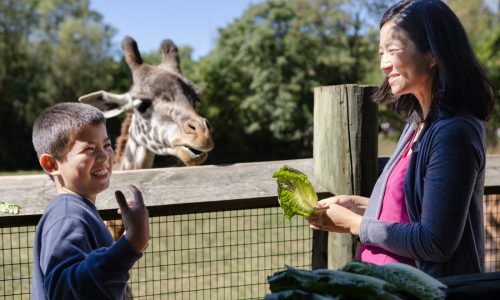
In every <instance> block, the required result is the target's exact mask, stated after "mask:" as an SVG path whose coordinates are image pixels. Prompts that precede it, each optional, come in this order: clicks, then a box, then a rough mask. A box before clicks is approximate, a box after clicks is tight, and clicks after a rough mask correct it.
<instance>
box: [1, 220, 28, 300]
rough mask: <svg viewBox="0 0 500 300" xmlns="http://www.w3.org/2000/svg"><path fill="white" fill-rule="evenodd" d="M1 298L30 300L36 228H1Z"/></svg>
mask: <svg viewBox="0 0 500 300" xmlns="http://www.w3.org/2000/svg"><path fill="white" fill-rule="evenodd" d="M0 233H1V236H0V298H1V299H6V300H11V299H12V300H13V299H16V300H17V299H29V295H30V289H31V272H32V270H33V240H34V239H35V226H22V227H5V228H0Z"/></svg>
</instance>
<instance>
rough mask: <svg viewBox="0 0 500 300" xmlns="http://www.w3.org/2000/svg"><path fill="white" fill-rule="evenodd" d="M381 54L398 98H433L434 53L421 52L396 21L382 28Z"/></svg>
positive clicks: (387, 23) (382, 64) (381, 66)
mask: <svg viewBox="0 0 500 300" xmlns="http://www.w3.org/2000/svg"><path fill="white" fill-rule="evenodd" d="M379 54H380V68H381V69H382V71H383V72H384V74H385V75H386V76H387V79H388V82H389V85H390V86H391V91H392V93H393V94H394V95H396V96H401V95H405V94H413V95H415V96H416V97H417V99H419V101H421V98H422V97H423V98H426V97H430V96H431V91H432V82H433V79H434V72H433V70H432V67H433V66H434V65H435V64H436V63H435V60H434V57H433V56H432V54H431V53H430V52H428V53H425V54H422V53H420V52H419V51H418V50H417V47H416V45H415V43H414V42H413V41H412V40H411V39H410V37H409V35H408V33H407V32H406V30H404V29H403V28H401V27H400V26H398V25H396V23H394V21H388V22H386V23H385V24H384V25H383V26H382V28H381V29H380V47H379Z"/></svg>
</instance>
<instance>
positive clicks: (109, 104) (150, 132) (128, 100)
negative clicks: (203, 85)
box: [78, 36, 214, 299]
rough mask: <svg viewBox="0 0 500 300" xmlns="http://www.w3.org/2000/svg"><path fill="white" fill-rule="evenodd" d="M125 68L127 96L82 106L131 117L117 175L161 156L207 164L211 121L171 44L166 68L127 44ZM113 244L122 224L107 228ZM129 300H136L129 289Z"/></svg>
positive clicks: (104, 96) (96, 97) (163, 50)
mask: <svg viewBox="0 0 500 300" xmlns="http://www.w3.org/2000/svg"><path fill="white" fill-rule="evenodd" d="M122 49H123V51H124V54H125V62H126V63H127V65H128V66H129V68H130V70H131V71H132V78H133V84H132V87H131V88H130V90H129V91H128V92H127V93H125V94H114V93H110V92H107V91H102V90H101V91H97V92H93V93H90V94H87V95H84V96H81V97H80V98H78V101H80V102H82V103H87V104H90V105H93V106H95V107H97V108H99V109H100V110H101V111H102V112H103V113H104V116H105V117H106V118H112V117H115V116H117V115H119V114H121V113H126V114H127V115H126V117H125V120H124V121H123V123H122V127H121V132H120V136H119V137H118V138H117V143H116V147H115V149H116V156H115V161H114V163H113V169H118V170H132V169H147V168H151V167H152V166H153V161H154V157H155V155H173V156H175V157H177V158H178V159H179V160H180V161H181V162H182V163H184V164H185V165H188V166H193V165H200V164H202V163H203V162H204V161H205V160H206V159H207V156H208V152H209V151H211V150H212V149H213V147H214V144H213V140H212V134H211V131H212V130H211V127H210V124H209V123H208V121H207V120H206V119H205V118H203V117H201V116H200V115H198V113H197V112H196V111H195V104H196V102H197V101H199V99H198V95H199V92H198V90H197V89H196V87H195V86H194V84H193V83H192V82H191V81H190V80H188V79H187V78H186V77H184V76H183V75H182V72H181V68H180V64H179V54H178V50H177V47H176V45H175V44H174V43H173V42H172V41H171V40H168V39H167V40H164V41H163V42H161V45H160V54H161V63H160V64H159V65H158V66H152V65H149V64H146V63H144V62H143V60H142V57H141V55H140V53H139V48H138V47H137V43H136V41H135V40H134V39H133V38H131V37H129V36H126V37H125V38H124V39H123V40H122ZM106 224H107V226H108V228H110V231H111V234H112V235H113V238H114V239H115V240H117V239H118V238H119V237H120V236H121V235H122V234H123V232H124V227H123V223H122V221H121V220H111V221H107V222H106ZM126 295H127V299H132V298H133V296H132V291H131V289H130V287H129V286H127V289H126Z"/></svg>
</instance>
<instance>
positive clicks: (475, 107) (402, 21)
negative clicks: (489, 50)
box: [373, 0, 494, 121]
mask: <svg viewBox="0 0 500 300" xmlns="http://www.w3.org/2000/svg"><path fill="white" fill-rule="evenodd" d="M391 20H392V21H394V22H395V23H396V25H398V26H400V27H401V28H403V29H404V30H406V32H407V33H408V35H409V37H410V39H411V40H412V41H413V42H414V43H415V45H416V47H417V49H418V51H419V52H421V53H422V54H425V53H427V52H429V51H430V52H431V53H432V54H433V56H434V57H435V59H436V61H437V72H436V78H435V79H434V83H433V91H432V93H433V100H432V104H431V110H430V113H429V116H427V120H432V119H434V118H435V117H437V116H438V114H439V115H445V116H449V115H454V114H456V113H457V112H459V111H461V110H466V111H469V112H470V113H472V114H473V115H474V116H476V117H477V118H479V119H481V120H486V119H488V116H489V115H490V113H491V111H492V109H493V105H494V89H493V86H492V84H491V82H490V80H489V79H488V77H487V75H486V72H485V71H484V69H483V68H482V67H481V65H480V64H479V62H478V60H477V58H476V57H475V55H474V53H473V51H472V49H471V46H470V44H469V40H468V38H467V35H466V33H465V30H464V28H463V26H462V24H461V23H460V20H459V19H458V17H457V16H456V15H455V14H454V13H453V11H452V10H451V9H450V8H449V7H448V6H447V5H446V4H445V3H443V2H442V1H439V0H405V1H401V2H399V3H397V4H395V5H393V6H392V7H390V8H389V9H388V10H387V11H386V12H385V13H384V15H383V17H382V20H381V21H380V28H382V26H383V25H384V24H385V23H386V22H388V21H391ZM373 100H374V101H375V102H377V103H381V102H387V103H388V104H389V105H394V107H395V109H396V111H397V112H399V113H401V114H403V115H404V116H406V117H407V116H410V115H411V114H412V113H413V112H416V113H418V114H419V115H420V119H422V110H421V108H420V105H419V103H418V101H417V98H416V97H415V96H414V95H412V94H406V95H401V96H395V95H393V94H392V93H391V88H390V86H389V83H388V81H387V78H386V79H385V80H384V82H383V83H382V85H381V86H380V87H379V89H378V90H377V91H376V93H375V94H374V96H373ZM427 120H426V121H427Z"/></svg>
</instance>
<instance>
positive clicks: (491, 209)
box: [483, 194, 500, 272]
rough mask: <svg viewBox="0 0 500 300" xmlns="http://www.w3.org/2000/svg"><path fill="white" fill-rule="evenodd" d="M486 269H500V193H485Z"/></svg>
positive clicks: (489, 270) (494, 270)
mask: <svg viewBox="0 0 500 300" xmlns="http://www.w3.org/2000/svg"><path fill="white" fill-rule="evenodd" d="M483 199H484V201H483V208H484V213H483V215H484V231H485V244H484V252H485V256H486V257H485V261H486V264H485V271H486V272H497V271H500V252H499V251H500V201H499V200H500V194H492V195H484V197H483Z"/></svg>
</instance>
